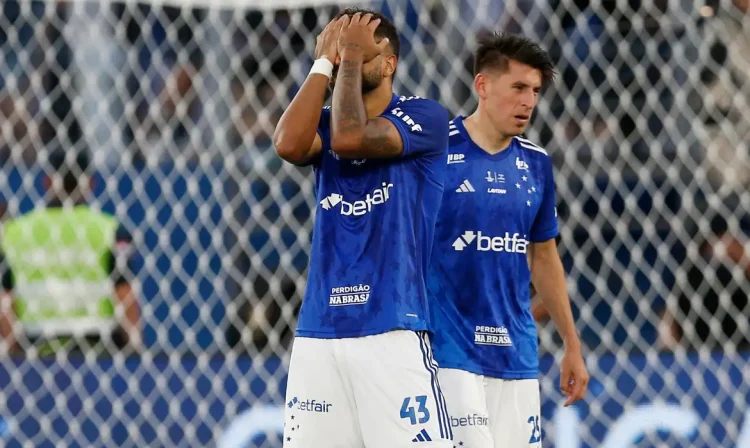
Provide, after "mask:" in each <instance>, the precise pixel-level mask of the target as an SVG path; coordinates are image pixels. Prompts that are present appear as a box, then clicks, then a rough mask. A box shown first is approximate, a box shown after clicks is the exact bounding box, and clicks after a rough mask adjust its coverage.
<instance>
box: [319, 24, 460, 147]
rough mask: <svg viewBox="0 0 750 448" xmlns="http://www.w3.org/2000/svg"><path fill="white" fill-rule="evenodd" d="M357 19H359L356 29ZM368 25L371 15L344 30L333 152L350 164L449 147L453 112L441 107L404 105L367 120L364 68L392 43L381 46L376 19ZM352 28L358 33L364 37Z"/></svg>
mask: <svg viewBox="0 0 750 448" xmlns="http://www.w3.org/2000/svg"><path fill="white" fill-rule="evenodd" d="M355 20H358V22H357V24H356V25H355V24H354V21H355ZM366 20H369V19H367V16H365V17H363V18H361V19H359V18H358V15H356V14H355V16H354V18H352V21H353V23H351V24H346V25H344V27H345V28H344V29H342V37H341V41H340V42H341V43H340V45H341V48H340V50H341V51H340V54H341V65H340V66H339V72H338V76H337V78H336V84H335V87H334V89H333V96H332V99H331V150H332V151H333V152H335V153H336V154H338V155H339V156H340V157H342V158H347V159H361V158H365V159H374V158H393V157H401V156H406V155H409V154H413V153H420V152H429V151H431V150H435V151H442V150H443V149H445V148H444V147H447V142H448V126H447V125H446V123H447V122H448V112H447V111H446V110H445V109H444V108H442V107H441V106H439V105H437V103H433V102H431V101H427V100H421V99H416V100H412V101H405V102H402V103H401V104H400V105H399V107H397V108H395V109H393V110H386V111H385V112H384V113H383V114H381V115H380V116H378V117H372V118H368V117H367V111H366V109H365V103H364V99H363V97H362V68H363V65H364V63H365V62H367V61H368V60H369V59H370V58H371V56H372V54H373V53H374V52H382V50H383V49H385V47H386V44H387V41H385V40H382V41H380V42H377V43H376V42H375V37H374V32H375V28H377V23H379V22H378V21H376V20H373V21H371V22H369V25H365V23H366V22H365V21H366ZM352 27H358V28H359V30H360V31H359V35H357V33H355V32H353V31H352ZM347 33H348V34H347ZM364 35H366V36H367V39H364V38H363V36H364ZM378 54H379V53H378ZM442 134H444V135H442Z"/></svg>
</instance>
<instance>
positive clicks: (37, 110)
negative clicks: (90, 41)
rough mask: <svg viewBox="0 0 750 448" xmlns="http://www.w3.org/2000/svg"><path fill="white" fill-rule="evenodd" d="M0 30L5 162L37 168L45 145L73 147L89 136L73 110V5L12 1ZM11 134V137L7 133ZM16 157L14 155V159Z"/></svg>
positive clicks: (0, 151) (0, 143) (0, 145)
mask: <svg viewBox="0 0 750 448" xmlns="http://www.w3.org/2000/svg"><path fill="white" fill-rule="evenodd" d="M1 8H2V10H1V11H0V13H2V16H3V19H4V20H5V21H7V22H8V23H10V24H11V25H10V26H8V27H5V26H4V27H2V29H0V48H3V52H2V62H4V63H5V64H6V67H5V68H4V69H3V70H2V73H1V74H0V89H2V91H0V119H2V122H3V125H5V123H8V125H7V126H6V127H5V128H4V129H3V132H2V135H0V161H2V160H7V159H9V158H10V157H13V159H14V160H16V161H18V162H24V163H27V164H29V163H33V161H34V160H35V159H36V152H37V151H38V150H39V149H40V147H39V144H40V143H41V144H42V145H45V146H47V147H48V148H49V149H55V148H60V147H65V148H73V147H75V146H76V145H77V144H78V143H79V142H80V141H81V140H82V137H83V133H82V130H81V127H80V124H79V122H78V119H77V117H76V116H75V114H74V113H73V111H72V104H73V98H72V96H73V94H74V93H75V89H74V83H73V53H72V51H71V48H70V45H69V42H68V41H67V40H66V38H65V34H64V33H63V29H64V28H65V27H66V25H67V21H68V18H69V10H70V5H69V4H68V3H67V2H61V3H57V4H50V3H45V2H31V3H30V4H29V3H27V4H26V5H25V6H24V2H19V1H17V0H8V1H6V2H3V4H2V7H1ZM4 131H8V132H4ZM12 153H13V154H12Z"/></svg>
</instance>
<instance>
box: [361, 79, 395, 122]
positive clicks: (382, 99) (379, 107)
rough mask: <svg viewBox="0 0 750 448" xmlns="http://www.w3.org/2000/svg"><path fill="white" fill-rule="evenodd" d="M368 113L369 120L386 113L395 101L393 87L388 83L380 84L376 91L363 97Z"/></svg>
mask: <svg viewBox="0 0 750 448" xmlns="http://www.w3.org/2000/svg"><path fill="white" fill-rule="evenodd" d="M362 99H363V100H364V103H365V110H366V111H367V118H375V117H377V116H378V115H380V114H382V113H383V111H385V108H386V107H388V105H389V104H391V99H393V85H392V84H391V83H390V82H388V81H383V82H381V83H380V85H379V86H378V87H376V88H375V90H371V91H369V92H367V93H365V94H364V95H363V96H362Z"/></svg>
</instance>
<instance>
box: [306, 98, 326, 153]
mask: <svg viewBox="0 0 750 448" xmlns="http://www.w3.org/2000/svg"><path fill="white" fill-rule="evenodd" d="M316 132H317V134H318V137H320V140H321V142H323V148H322V150H321V151H320V154H318V155H316V156H315V157H313V159H312V160H310V161H309V162H308V165H313V166H318V165H320V160H321V159H322V158H323V151H325V150H326V148H325V146H326V144H325V143H324V142H327V141H329V136H330V132H331V108H330V107H328V106H326V107H324V108H323V110H322V111H321V113H320V120H318V129H317V130H316Z"/></svg>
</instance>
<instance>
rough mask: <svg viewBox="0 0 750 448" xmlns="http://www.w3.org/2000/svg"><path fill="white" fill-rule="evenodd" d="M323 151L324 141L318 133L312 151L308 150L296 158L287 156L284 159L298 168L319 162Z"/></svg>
mask: <svg viewBox="0 0 750 448" xmlns="http://www.w3.org/2000/svg"><path fill="white" fill-rule="evenodd" d="M322 151H323V140H322V139H321V138H320V134H319V133H317V132H316V133H315V138H313V142H312V145H310V149H308V150H307V152H305V153H303V154H301V155H299V156H294V157H292V156H286V157H284V160H286V161H287V162H289V163H292V164H294V165H297V166H307V165H312V164H314V163H315V162H316V161H317V160H318V157H320V153H321V152H322Z"/></svg>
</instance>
